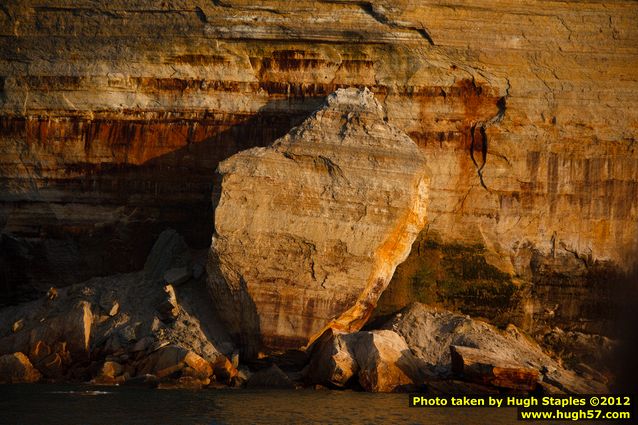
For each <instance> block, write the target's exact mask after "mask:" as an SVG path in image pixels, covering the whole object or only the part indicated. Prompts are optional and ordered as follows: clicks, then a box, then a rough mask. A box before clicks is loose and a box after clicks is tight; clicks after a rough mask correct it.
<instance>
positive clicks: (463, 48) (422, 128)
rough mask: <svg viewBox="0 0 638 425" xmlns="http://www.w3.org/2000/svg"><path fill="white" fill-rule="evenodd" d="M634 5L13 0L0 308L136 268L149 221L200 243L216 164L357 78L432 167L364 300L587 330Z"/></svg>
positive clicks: (631, 180) (628, 128) (619, 245)
mask: <svg viewBox="0 0 638 425" xmlns="http://www.w3.org/2000/svg"><path fill="white" fill-rule="evenodd" d="M637 15H638V4H636V2H633V1H614V2H608V1H587V2H582V1H568V2H555V3H552V2H545V1H529V2H521V1H511V0H510V1H508V0H504V1H499V2H491V3H490V2H487V3H486V2H483V1H474V0H472V1H467V2H462V4H460V3H459V2H450V1H445V0H444V1H437V2H431V1H412V0H400V1H392V2H390V1H377V0H373V1H367V2H360V1H358V2H355V1H321V2H309V1H297V2H294V3H291V2H281V1H265V2H260V4H259V5H256V4H255V2H249V1H244V0H225V1H219V2H217V1H216V2H210V1H189V0H180V1H168V2H156V1H150V0H140V1H137V2H134V3H132V2H126V1H89V0H85V1H84V0H83V1H74V2H70V1H66V2H59V1H52V0H51V1H39V2H35V1H29V0H17V1H11V2H9V3H7V4H6V5H4V8H2V9H1V10H0V35H1V36H2V37H0V228H1V229H2V238H1V240H0V245H1V246H0V266H1V268H2V269H3V270H4V273H0V287H1V288H2V291H0V294H1V295H0V302H2V303H6V302H12V301H15V300H17V299H19V298H31V297H32V296H33V295H34V294H37V293H44V292H45V291H46V289H47V288H48V287H49V286H50V285H51V282H50V276H56V280H57V282H56V284H57V285H60V286H61V285H63V284H65V283H72V282H78V281H81V280H84V279H85V278H88V277H89V276H92V275H94V274H110V273H112V272H114V271H117V272H120V271H130V270H137V269H139V268H141V267H142V265H143V263H144V259H145V256H146V254H147V253H148V251H149V249H150V247H151V245H152V243H153V241H154V240H155V238H156V235H157V234H159V232H160V231H161V230H163V229H164V228H166V227H168V226H170V227H172V228H175V229H177V230H178V231H180V233H181V234H183V235H184V236H185V238H186V239H187V242H188V243H189V244H190V245H192V246H197V247H201V248H204V247H206V246H208V244H209V243H210V237H211V235H212V231H213V225H214V223H213V221H212V220H211V216H212V215H213V209H212V205H211V201H210V199H211V192H213V191H218V188H219V185H218V183H219V182H217V181H216V180H215V173H214V170H215V169H216V167H217V165H218V163H219V162H220V161H222V160H224V159H226V158H228V157H229V156H231V155H233V154H234V153H236V152H238V151H240V150H243V149H246V148H250V147H254V146H266V145H269V144H270V143H271V142H273V141H274V140H276V139H277V138H279V137H281V136H283V135H284V134H286V133H287V132H288V131H289V130H290V128H292V127H293V126H294V125H297V124H299V123H300V122H301V121H302V120H303V119H304V118H305V117H306V116H307V115H308V114H310V113H311V112H312V111H314V110H315V109H316V108H317V107H318V106H319V105H320V104H321V103H322V102H323V100H324V98H325V96H327V95H328V94H329V93H332V92H334V91H335V90H336V89H338V88H341V87H348V86H357V87H363V86H366V87H368V88H369V89H370V90H371V91H372V92H373V93H374V94H375V96H376V97H377V98H378V99H379V101H380V102H381V103H383V104H384V106H385V107H386V110H387V118H388V122H389V123H390V124H393V125H395V126H397V127H398V128H400V129H402V130H403V131H404V132H406V133H407V134H408V135H409V136H410V137H411V138H412V139H413V140H414V141H415V142H416V143H417V144H418V146H419V148H420V149H421V150H422V151H423V152H424V154H425V156H426V157H427V158H428V165H429V168H430V170H431V176H430V177H431V179H430V195H429V199H430V203H429V206H428V218H429V223H428V225H427V227H426V228H425V229H424V231H423V233H422V237H421V238H419V244H418V245H417V246H416V247H415V249H413V253H412V255H411V256H410V257H409V259H408V262H409V263H406V267H407V268H404V269H403V270H402V269H399V273H397V276H398V277H397V279H395V281H394V282H392V283H391V284H390V286H389V288H388V290H387V291H386V294H385V295H384V298H383V299H382V300H381V301H380V307H383V308H384V309H385V311H386V312H388V311H394V310H396V309H397V308H398V307H399V306H403V305H405V304H406V303H407V302H409V301H410V300H413V299H421V300H424V301H428V300H430V299H432V298H436V299H434V301H435V302H437V303H440V304H442V305H446V306H449V307H454V308H459V309H461V310H463V309H465V310H466V311H468V312H471V313H474V312H480V313H481V315H483V316H485V317H494V318H496V316H498V317H499V318H500V320H502V321H515V322H516V323H517V324H519V325H524V327H525V328H528V327H530V328H531V327H534V326H537V325H539V324H542V325H543V326H544V325H545V324H547V325H549V326H552V325H554V324H559V325H561V326H564V327H567V326H576V327H579V328H582V329H585V328H587V327H589V328H591V329H593V328H592V326H593V325H594V324H600V323H602V322H601V319H603V318H604V317H605V315H606V314H607V313H606V312H608V311H609V310H610V308H609V305H610V295H609V285H607V280H608V279H607V278H606V276H608V275H609V272H610V271H613V270H616V269H618V268H619V267H620V268H625V267H627V266H628V265H629V264H630V263H631V262H632V261H635V258H636V256H635V251H634V247H635V246H636V227H637V224H636V223H637V221H638V220H637V215H638V212H637V211H638V208H637V205H636V202H637V201H636V200H637V199H638V192H637V191H638V183H637V182H638V151H636V143H635V140H636V133H637V132H638V130H637V127H638V105H637V102H638V100H637V99H638V97H637V96H636V92H637V89H638V82H637V81H638V67H636V66H635V64H636V57H637V56H636V55H637V51H636V46H637V45H638V28H636V25H635V22H636V17H637ZM218 195H219V194H218V193H217V195H216V197H218ZM459 258H461V259H466V260H467V261H465V262H459V261H456V260H457V259H459ZM441 264H442V265H441ZM408 266H409V267H408ZM399 275H400V276H403V277H401V279H399V277H400V276H399ZM417 275H418V276H420V277H419V278H418V279H417V280H416V281H415V280H414V279H413V278H414V277H416V276H417ZM414 282H416V284H415V283H414ZM532 284H533V285H532ZM475 287H478V288H480V289H481V290H479V291H475V290H474V289H473V288H475ZM483 289H485V290H483ZM431 294H439V295H436V297H434V296H430V295H431ZM509 299H512V300H514V301H513V302H512V304H508V302H506V301H505V300H509ZM581 300H582V301H581ZM492 301H494V302H496V303H497V305H499V307H498V308H496V309H491V308H486V307H485V306H488V305H490V303H491V302H492ZM556 305H558V308H555V307H556ZM596 326H598V325H596Z"/></svg>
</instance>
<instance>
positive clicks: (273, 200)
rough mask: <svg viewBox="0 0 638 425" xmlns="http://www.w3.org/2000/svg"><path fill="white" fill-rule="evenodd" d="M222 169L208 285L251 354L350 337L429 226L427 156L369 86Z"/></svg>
mask: <svg viewBox="0 0 638 425" xmlns="http://www.w3.org/2000/svg"><path fill="white" fill-rule="evenodd" d="M219 172H220V173H221V174H222V179H223V180H222V193H221V198H220V200H219V204H218V206H217V209H216V210H215V235H214V236H213V243H212V245H211V257H210V261H209V267H208V271H209V275H210V276H209V281H210V287H211V290H212V293H213V296H214V298H216V299H217V307H218V308H219V309H220V311H222V314H221V316H222V318H223V319H224V320H225V321H226V322H227V324H228V326H229V327H230V328H231V329H232V330H233V332H234V333H235V334H236V335H238V336H239V339H241V340H242V342H243V344H242V345H243V346H244V348H245V349H247V350H248V351H249V352H254V350H255V349H256V348H258V347H259V346H260V345H261V344H263V345H264V346H265V347H268V348H271V349H284V348H296V347H299V346H303V345H305V344H307V343H308V342H309V341H311V340H312V338H313V336H315V335H317V336H318V334H320V333H321V332H322V331H323V329H324V328H326V327H332V328H334V329H338V330H342V331H346V332H352V331H355V330H358V329H359V328H360V327H361V326H363V324H364V323H365V322H366V320H367V319H368V318H369V317H370V314H371V313H372V310H373V309H374V307H375V305H376V302H377V299H378V297H379V296H380V294H381V292H382V291H383V290H384V289H385V287H386V286H387V284H388V282H389V281H390V279H391V277H392V274H393V273H394V269H395V267H396V265H397V264H398V263H400V262H401V261H403V260H404V259H405V257H407V255H408V254H409V252H410V248H411V245H412V242H413V241H414V238H415V237H416V235H417V234H418V232H419V231H420V229H422V228H423V226H424V224H425V211H426V202H427V176H426V165H425V159H424V157H423V155H422V154H421V152H419V150H418V147H417V145H416V144H415V143H414V142H413V141H412V140H411V139H410V138H409V137H408V136H407V135H406V134H404V133H403V132H401V131H400V130H399V129H397V128H396V127H394V126H392V125H389V124H388V123H387V122H386V121H385V111H384V110H383V108H382V106H381V105H380V104H379V102H377V101H376V100H375V99H374V96H373V95H372V93H371V92H370V91H368V90H367V89H365V90H357V89H347V90H338V91H337V92H336V93H335V94H333V95H330V96H329V97H328V99H327V102H326V105H325V106H324V107H323V108H322V109H320V110H319V111H317V112H316V113H315V114H314V115H313V116H312V117H311V118H309V119H307V120H306V121H304V122H303V123H302V124H301V125H300V126H299V127H297V128H295V129H293V130H292V131H291V132H290V133H289V134H288V135H286V136H285V137H283V138H281V139H279V140H277V141H276V142H275V143H274V144H273V145H272V146H271V147H267V148H254V149H250V150H247V151H243V152H240V153H238V154H236V155H234V156H232V157H231V158H230V159H228V160H226V161H224V162H223V163H221V164H220V166H219Z"/></svg>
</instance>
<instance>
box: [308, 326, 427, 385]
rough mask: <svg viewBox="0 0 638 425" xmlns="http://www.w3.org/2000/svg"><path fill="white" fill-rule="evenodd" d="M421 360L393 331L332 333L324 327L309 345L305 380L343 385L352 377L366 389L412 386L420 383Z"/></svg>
mask: <svg viewBox="0 0 638 425" xmlns="http://www.w3.org/2000/svg"><path fill="white" fill-rule="evenodd" d="M422 369H423V364H422V361H421V360H419V359H418V358H416V357H415V356H414V355H413V354H412V352H411V351H410V348H409V347H408V345H407V344H406V343H405V340H404V339H403V338H402V337H401V336H400V335H398V334H397V333H396V332H393V331H389V330H377V331H371V332H355V333H351V334H335V333H334V332H333V331H332V330H327V331H326V332H325V333H324V334H323V335H322V336H321V337H320V338H318V339H317V341H316V342H315V344H314V346H313V348H312V358H311V361H310V365H309V370H308V376H307V381H308V382H309V383H311V384H321V385H335V386H337V387H344V386H346V385H347V384H348V383H349V381H350V380H351V379H352V378H353V377H356V378H357V380H358V382H359V384H360V385H361V387H362V388H363V389H364V390H366V391H370V392H392V391H400V390H406V389H414V388H416V387H417V386H419V385H420V384H422V383H423V381H424V378H425V374H424V372H423V370H422Z"/></svg>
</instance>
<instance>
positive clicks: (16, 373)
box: [0, 353, 42, 384]
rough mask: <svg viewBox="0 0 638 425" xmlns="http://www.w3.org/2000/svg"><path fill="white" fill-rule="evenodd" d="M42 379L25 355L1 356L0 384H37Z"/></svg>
mask: <svg viewBox="0 0 638 425" xmlns="http://www.w3.org/2000/svg"><path fill="white" fill-rule="evenodd" d="M41 378H42V375H41V374H40V372H39V371H38V370H37V369H36V368H34V367H33V365H32V364H31V362H30V361H29V358H28V357H27V356H25V355H24V354H23V353H13V354H5V355H3V356H0V384H19V383H31V382H37V381H39V380H40V379H41Z"/></svg>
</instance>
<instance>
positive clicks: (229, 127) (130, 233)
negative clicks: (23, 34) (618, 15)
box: [0, 92, 324, 305]
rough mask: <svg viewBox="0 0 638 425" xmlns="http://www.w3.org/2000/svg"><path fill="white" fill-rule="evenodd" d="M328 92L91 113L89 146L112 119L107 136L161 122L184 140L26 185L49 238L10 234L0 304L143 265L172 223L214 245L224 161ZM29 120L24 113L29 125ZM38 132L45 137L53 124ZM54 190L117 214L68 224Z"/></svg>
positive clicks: (297, 117)
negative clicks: (131, 160)
mask: <svg viewBox="0 0 638 425" xmlns="http://www.w3.org/2000/svg"><path fill="white" fill-rule="evenodd" d="M323 100H324V96H305V95H304V94H303V92H302V93H301V94H300V96H295V95H294V94H293V96H291V97H289V98H284V99H272V100H270V101H269V102H268V103H266V104H265V105H264V106H263V107H261V108H260V109H259V111H258V112H257V113H255V114H252V115H248V114H247V115H245V116H243V117H241V116H240V117H237V116H231V117H221V118H219V117H216V116H215V115H214V114H204V115H203V117H200V118H199V119H190V120H187V119H179V118H174V119H171V118H168V119H158V120H156V121H154V120H150V121H149V120H146V121H124V122H122V121H119V122H118V121H112V120H108V119H105V120H101V121H100V120H93V121H92V122H89V123H88V124H87V125H86V126H85V128H84V135H83V138H84V140H85V146H86V149H91V142H92V139H93V138H95V137H104V134H105V132H104V130H101V129H100V127H103V128H106V135H107V137H108V138H110V139H113V142H112V143H116V144H128V143H131V140H133V139H135V138H140V137H141V134H142V133H143V132H145V131H151V132H152V131H156V132H157V131H158V130H157V128H155V129H154V128H153V126H156V127H159V128H160V130H161V131H163V134H162V132H161V131H160V133H159V136H160V138H162V137H163V138H169V139H175V138H180V137H182V138H183V140H184V143H183V146H182V147H180V148H178V149H176V150H173V151H171V152H169V153H164V154H161V155H159V156H157V157H153V158H151V159H148V160H147V161H145V162H143V163H141V164H140V165H132V164H126V163H124V164H121V163H120V164H110V163H101V164H78V165H77V168H78V169H75V170H71V172H74V173H78V172H79V173H81V174H83V175H82V176H81V177H73V178H66V179H57V180H53V181H51V182H49V184H48V185H47V186H46V187H42V188H40V189H34V190H33V191H32V192H30V193H26V194H24V193H23V194H22V195H21V196H23V197H27V198H30V199H34V200H36V201H37V199H42V200H41V201H40V202H34V203H35V204H37V207H36V208H37V212H38V216H39V217H40V219H39V222H38V223H37V225H38V226H37V227H38V228H37V230H36V233H35V234H33V235H32V236H37V237H38V238H41V240H44V242H40V243H37V242H34V241H33V240H31V241H29V236H30V235H29V234H28V233H27V234H24V235H20V236H26V238H23V237H14V236H12V235H9V234H3V235H2V239H1V248H2V249H1V250H0V251H1V252H2V253H3V254H2V255H0V262H1V263H0V264H2V265H3V266H4V267H3V272H2V273H1V274H0V288H2V296H1V297H0V305H1V304H12V303H15V302H19V301H24V300H28V299H32V298H33V297H36V296H39V295H41V294H42V293H44V292H45V291H46V290H47V288H48V287H49V286H51V285H52V284H53V285H55V286H64V285H67V284H71V283H76V282H79V281H82V280H85V279H88V278H90V277H93V276H96V275H97V276H99V275H109V274H113V273H118V272H128V271H132V270H137V269H140V268H141V267H142V265H143V264H144V260H145V259H146V256H147V254H148V252H149V250H150V248H151V246H152V244H153V243H154V241H155V239H156V238H157V236H158V235H159V233H160V232H161V231H163V230H164V229H166V228H168V227H172V228H174V229H176V230H177V231H178V232H180V233H181V234H182V235H183V236H184V237H185V239H186V241H187V242H188V244H189V245H190V246H192V247H193V248H195V249H203V248H207V247H208V246H209V245H210V240H211V236H212V232H213V229H214V207H213V203H214V202H215V201H214V199H215V198H217V197H218V196H219V183H220V182H218V181H217V178H216V173H215V170H216V168H217V164H218V163H219V162H221V161H223V160H224V159H226V158H228V157H230V156H231V155H233V154H235V153H237V152H239V151H241V150H244V149H249V148H252V147H257V146H267V145H269V144H270V143H272V142H273V141H274V140H276V139H278V138H279V137H281V136H283V135H284V134H286V133H287V132H288V131H289V130H290V129H291V128H292V127H294V126H295V125H297V124H299V123H300V122H301V121H303V119H305V118H306V116H307V115H308V114H309V113H311V112H312V111H314V110H315V109H317V108H318V107H319V105H321V103H322V102H323ZM291 105H294V106H291ZM233 119H234V120H235V121H230V120H233ZM25 125H26V124H24V122H23V124H22V131H26V130H25ZM198 128H199V130H198ZM19 130H20V129H17V130H16V131H19ZM76 131H77V130H76ZM38 136H39V137H44V138H46V137H47V136H46V133H45V134H39V135H38ZM127 149H128V148H127ZM48 191H62V192H66V193H69V194H70V193H74V194H75V195H74V197H75V199H71V198H69V199H68V201H69V202H74V203H78V202H79V203H85V204H88V205H89V206H93V205H99V206H100V207H101V208H104V209H106V210H107V211H109V214H112V216H113V218H114V219H113V218H111V220H110V221H108V220H104V217H97V216H96V217H91V218H90V220H91V221H90V222H85V223H79V225H78V226H76V227H74V226H69V225H65V226H60V224H59V223H58V217H57V214H59V212H57V211H56V205H55V204H49V202H47V196H46V193H47V192H48ZM96 197H97V198H98V199H96ZM15 207H17V208H19V207H20V204H16V206H15ZM101 221H106V222H104V223H101ZM32 224H33V223H32ZM28 231H29V232H33V230H28ZM52 275H55V276H56V279H55V281H52V280H51V276H52ZM27 282H28V284H25V283H27Z"/></svg>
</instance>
